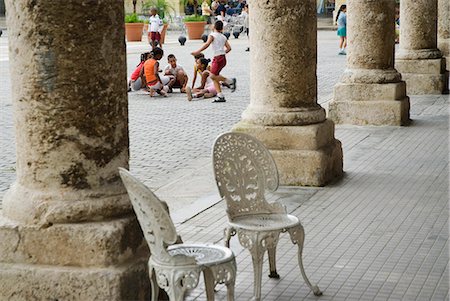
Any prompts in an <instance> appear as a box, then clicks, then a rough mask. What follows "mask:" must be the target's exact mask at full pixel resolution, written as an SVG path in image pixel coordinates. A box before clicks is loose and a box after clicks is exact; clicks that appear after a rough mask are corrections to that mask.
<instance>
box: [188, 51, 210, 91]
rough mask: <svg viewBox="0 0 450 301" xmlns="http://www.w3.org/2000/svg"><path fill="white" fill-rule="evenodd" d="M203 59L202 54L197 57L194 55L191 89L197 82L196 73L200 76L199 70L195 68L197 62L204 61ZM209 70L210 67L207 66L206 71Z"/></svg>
mask: <svg viewBox="0 0 450 301" xmlns="http://www.w3.org/2000/svg"><path fill="white" fill-rule="evenodd" d="M204 58H205V55H204V54H203V53H199V54H197V55H194V61H195V63H194V77H193V79H192V89H194V87H195V82H196V81H197V73H198V74H200V75H201V74H202V72H201V71H200V70H198V68H197V66H198V63H199V62H198V60H200V59H204ZM209 68H210V66H209V65H208V70H209Z"/></svg>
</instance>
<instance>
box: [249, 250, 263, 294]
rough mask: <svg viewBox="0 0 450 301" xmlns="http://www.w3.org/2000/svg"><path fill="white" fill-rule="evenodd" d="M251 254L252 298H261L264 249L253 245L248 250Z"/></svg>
mask: <svg viewBox="0 0 450 301" xmlns="http://www.w3.org/2000/svg"><path fill="white" fill-rule="evenodd" d="M250 253H251V254H252V262H253V298H254V299H253V300H255V301H259V300H261V278H262V265H263V259H264V250H262V249H260V248H259V247H258V246H255V247H254V249H253V250H250Z"/></svg>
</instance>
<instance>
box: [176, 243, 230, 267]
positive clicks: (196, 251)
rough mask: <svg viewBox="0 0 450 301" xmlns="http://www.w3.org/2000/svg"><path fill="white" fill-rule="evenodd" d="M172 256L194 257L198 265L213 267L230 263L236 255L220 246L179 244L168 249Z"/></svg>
mask: <svg viewBox="0 0 450 301" xmlns="http://www.w3.org/2000/svg"><path fill="white" fill-rule="evenodd" d="M167 252H168V253H169V254H170V255H171V256H175V255H185V256H189V257H194V258H195V260H196V261H197V264H199V265H204V266H212V265H217V264H221V263H224V262H228V261H231V260H233V259H234V254H233V252H231V250H230V249H228V248H225V247H221V246H218V245H213V244H210V245H206V244H205V245H203V244H178V245H171V246H169V247H168V248H167Z"/></svg>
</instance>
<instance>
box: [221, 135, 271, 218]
mask: <svg viewBox="0 0 450 301" xmlns="http://www.w3.org/2000/svg"><path fill="white" fill-rule="evenodd" d="M213 167H214V176H215V179H216V183H217V187H218V188H219V193H220V196H221V197H222V198H224V199H225V200H226V203H227V214H228V217H229V218H230V220H233V219H235V218H237V217H240V216H246V215H253V214H265V213H273V211H274V210H273V209H274V206H273V204H269V203H268V202H267V201H266V199H265V197H264V195H265V192H266V191H270V192H273V191H275V190H277V188H278V170H277V166H276V164H275V161H274V160H273V158H272V155H271V154H270V152H269V151H268V150H267V149H266V148H265V147H264V145H263V144H262V143H261V142H260V141H258V140H257V139H256V138H254V137H252V136H250V135H247V134H243V133H234V132H231V133H224V134H222V135H220V136H219V137H217V139H216V141H215V142H214V147H213Z"/></svg>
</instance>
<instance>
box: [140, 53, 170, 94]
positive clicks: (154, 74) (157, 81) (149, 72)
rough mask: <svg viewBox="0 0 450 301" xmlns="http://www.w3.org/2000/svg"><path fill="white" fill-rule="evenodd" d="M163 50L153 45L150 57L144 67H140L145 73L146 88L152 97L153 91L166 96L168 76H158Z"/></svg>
mask: <svg viewBox="0 0 450 301" xmlns="http://www.w3.org/2000/svg"><path fill="white" fill-rule="evenodd" d="M163 54H164V51H163V50H162V49H161V48H159V47H155V48H154V49H153V50H152V52H151V58H150V59H148V60H147V61H145V63H144V68H143V69H142V70H143V72H144V74H145V80H146V81H147V88H148V90H149V91H150V96H151V97H153V96H154V95H155V92H156V93H158V94H160V95H162V96H164V97H166V96H167V91H169V87H167V84H168V83H169V81H170V78H169V77H167V76H159V62H158V61H159V60H160V59H161V58H162V56H163Z"/></svg>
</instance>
